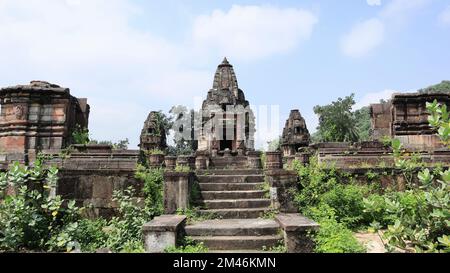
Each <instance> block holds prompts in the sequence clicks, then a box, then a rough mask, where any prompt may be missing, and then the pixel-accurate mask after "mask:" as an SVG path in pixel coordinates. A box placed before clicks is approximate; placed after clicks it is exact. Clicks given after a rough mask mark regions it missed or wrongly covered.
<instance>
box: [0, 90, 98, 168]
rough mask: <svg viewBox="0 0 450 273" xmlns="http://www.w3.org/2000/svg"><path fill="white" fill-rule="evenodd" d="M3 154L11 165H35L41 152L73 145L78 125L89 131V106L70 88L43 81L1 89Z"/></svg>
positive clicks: (1, 144) (1, 140) (0, 129)
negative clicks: (76, 96) (25, 163)
mask: <svg viewBox="0 0 450 273" xmlns="http://www.w3.org/2000/svg"><path fill="white" fill-rule="evenodd" d="M0 100H1V116H0V153H3V154H6V160H7V161H13V160H18V161H22V162H27V161H28V160H30V161H32V160H33V159H34V158H35V156H36V154H37V153H38V152H39V151H47V152H54V151H59V150H61V149H63V148H65V147H67V146H68V145H70V144H71V142H72V133H73V132H74V130H75V128H76V125H79V126H80V127H81V128H87V126H88V120H89V110H90V108H89V105H88V104H87V99H78V98H75V97H73V96H71V94H70V90H69V89H68V88H63V87H60V86H58V85H55V84H50V83H48V82H43V81H32V82H31V83H30V84H29V85H18V86H14V87H7V88H2V89H0Z"/></svg>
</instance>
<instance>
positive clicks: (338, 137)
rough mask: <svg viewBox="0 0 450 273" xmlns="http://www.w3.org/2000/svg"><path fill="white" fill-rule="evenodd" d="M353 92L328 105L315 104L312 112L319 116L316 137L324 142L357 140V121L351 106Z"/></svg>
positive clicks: (353, 101)
mask: <svg viewBox="0 0 450 273" xmlns="http://www.w3.org/2000/svg"><path fill="white" fill-rule="evenodd" d="M354 97H355V94H351V95H350V96H348V97H345V98H344V99H342V98H339V99H338V100H337V101H335V102H332V103H331V104H330V105H325V106H316V107H314V112H315V113H316V114H317V115H318V116H319V127H318V128H317V130H318V131H317V136H316V139H317V140H319V141H324V142H349V141H350V142H357V141H358V140H359V134H358V127H357V121H356V118H355V115H354V113H353V112H352V107H353V106H354V105H355V99H354Z"/></svg>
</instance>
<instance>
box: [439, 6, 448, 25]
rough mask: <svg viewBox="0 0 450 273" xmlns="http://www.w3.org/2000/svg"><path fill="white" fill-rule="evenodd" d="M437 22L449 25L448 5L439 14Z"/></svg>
mask: <svg viewBox="0 0 450 273" xmlns="http://www.w3.org/2000/svg"><path fill="white" fill-rule="evenodd" d="M439 22H440V23H441V24H443V25H446V26H450V6H447V8H446V9H445V10H444V11H442V12H441V14H439Z"/></svg>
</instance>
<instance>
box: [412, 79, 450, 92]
mask: <svg viewBox="0 0 450 273" xmlns="http://www.w3.org/2000/svg"><path fill="white" fill-rule="evenodd" d="M419 92H420V93H427V94H433V93H450V81H442V82H441V83H439V84H436V85H432V86H429V87H427V88H424V89H420V90H419Z"/></svg>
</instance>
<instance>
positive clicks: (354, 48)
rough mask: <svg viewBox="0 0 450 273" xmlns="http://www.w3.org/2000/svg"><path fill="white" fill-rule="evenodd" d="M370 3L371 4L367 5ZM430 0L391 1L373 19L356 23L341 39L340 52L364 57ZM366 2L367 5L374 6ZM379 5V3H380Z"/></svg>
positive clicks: (401, 26)
mask: <svg viewBox="0 0 450 273" xmlns="http://www.w3.org/2000/svg"><path fill="white" fill-rule="evenodd" d="M369 1H371V3H369ZM431 1H432V0H391V1H390V2H388V4H386V5H385V6H384V7H383V9H382V10H381V12H380V13H379V14H378V15H377V16H376V17H374V18H372V19H369V20H366V21H364V22H362V23H361V22H358V23H356V24H355V25H354V26H353V27H352V29H351V30H350V31H349V33H347V34H345V35H344V36H343V38H342V39H341V50H342V52H343V53H344V54H345V55H347V56H349V57H354V58H355V57H356V58H360V57H365V56H366V55H368V54H369V53H371V52H372V51H373V50H374V49H375V48H377V47H379V46H381V45H382V43H383V42H384V40H385V38H386V36H387V30H389V32H394V31H400V30H401V29H402V28H403V27H404V26H405V25H407V23H408V22H410V20H411V18H412V17H414V16H415V15H416V13H417V12H418V11H420V10H421V9H422V8H424V7H425V6H426V5H427V4H429V3H431ZM376 3H377V1H376V0H368V4H369V5H370V4H376ZM380 4H381V3H380Z"/></svg>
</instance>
